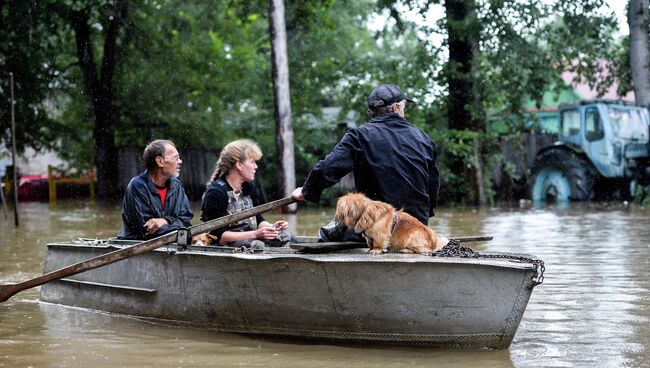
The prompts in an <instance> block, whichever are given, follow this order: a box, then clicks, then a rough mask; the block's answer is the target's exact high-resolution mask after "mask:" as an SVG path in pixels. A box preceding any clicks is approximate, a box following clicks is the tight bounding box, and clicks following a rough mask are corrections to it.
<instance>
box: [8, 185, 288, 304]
mask: <svg viewBox="0 0 650 368" xmlns="http://www.w3.org/2000/svg"><path fill="white" fill-rule="evenodd" d="M293 202H295V200H294V199H293V198H291V197H287V198H283V199H279V200H277V201H273V202H269V203H266V204H263V205H261V206H257V207H253V208H250V209H247V210H244V211H241V212H238V213H235V214H233V215H228V216H224V217H220V218H218V219H214V220H210V221H206V222H204V223H201V224H198V225H194V226H190V227H189V228H188V229H187V230H188V232H189V234H191V236H193V235H198V234H203V233H206V232H208V231H212V230H214V229H218V228H221V227H224V226H226V225H230V224H232V223H235V222H237V221H240V220H243V219H246V218H249V217H252V216H256V215H259V214H260V213H264V212H266V211H270V210H272V209H274V208H278V207H284V206H287V205H290V204H291V203H293ZM178 233H179V231H172V232H170V233H168V234H165V235H161V236H159V237H157V238H154V239H151V240H147V241H143V242H141V243H138V244H135V245H133V246H130V247H127V248H123V249H119V250H116V251H113V252H110V253H106V254H104V255H101V256H98V257H95V258H91V259H89V260H86V261H82V262H79V263H75V264H73V265H71V266H68V267H64V268H61V269H58V270H56V271H52V272H50V273H46V274H45V275H41V276H39V277H36V278H33V279H30V280H27V281H23V282H20V283H17V284H7V285H0V302H4V301H6V300H7V299H9V298H11V297H12V296H13V295H14V294H16V293H17V292H19V291H22V290H25V289H29V288H33V287H35V286H39V285H43V284H45V283H48V282H50V281H54V280H58V279H61V278H64V277H67V276H71V275H75V274H78V273H81V272H85V271H90V270H92V269H95V268H98V267H102V266H106V265H109V264H111V263H114V262H117V261H121V260H123V259H126V258H129V257H133V256H137V255H138V254H142V253H146V252H150V251H152V250H154V249H156V248H160V247H162V246H163V245H166V244H170V243H173V242H175V241H177V240H178Z"/></svg>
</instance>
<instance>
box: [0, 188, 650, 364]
mask: <svg viewBox="0 0 650 368" xmlns="http://www.w3.org/2000/svg"><path fill="white" fill-rule="evenodd" d="M194 209H195V221H194V222H195V223H196V222H197V221H198V209H197V208H196V205H195V206H194ZM119 211H120V209H119V206H117V205H116V206H106V205H100V204H96V205H90V204H88V203H86V202H72V201H67V202H66V201H60V202H59V203H58V204H57V206H56V207H50V206H48V205H47V204H42V203H21V206H20V220H21V226H20V228H19V229H15V228H14V226H13V221H12V220H13V219H12V217H11V214H10V216H9V220H8V222H4V219H3V218H2V217H1V216H2V214H1V213H0V283H8V282H19V281H24V280H26V279H29V278H32V277H36V276H38V275H40V274H41V272H42V269H43V263H44V260H45V254H46V247H45V245H46V244H47V243H48V242H53V241H67V240H73V239H76V238H80V237H91V238H94V237H98V238H106V237H111V236H114V235H115V234H116V233H117V231H118V229H119V227H120V224H121V219H120V213H119ZM332 212H333V211H332V210H328V209H322V210H310V211H305V210H303V211H301V212H299V216H297V217H288V218H287V219H288V220H289V221H290V222H291V226H292V227H293V228H294V229H296V232H297V233H298V234H301V235H314V234H315V232H316V230H317V227H318V224H321V223H324V222H326V221H327V220H329V217H330V216H331V215H332ZM266 217H267V219H270V220H274V219H277V218H279V217H280V216H279V214H276V213H272V214H267V215H266ZM431 225H432V226H433V227H434V228H435V229H436V230H438V231H439V232H440V233H442V234H445V235H449V236H452V237H453V236H465V235H492V236H494V240H492V241H490V242H484V243H473V244H470V246H472V247H474V248H475V249H478V250H489V251H500V252H516V253H525V254H532V255H535V256H537V257H539V258H541V259H543V260H544V261H545V263H546V273H545V277H546V278H545V281H544V283H543V284H542V285H540V286H538V287H536V288H535V290H534V291H533V294H532V297H531V299H530V301H529V303H528V307H527V309H526V312H525V314H524V317H523V319H522V321H521V324H520V326H519V329H518V331H517V334H516V335H515V339H514V341H513V343H512V345H511V346H510V348H509V349H505V350H497V351H485V350H450V349H410V348H386V347H373V346H371V345H370V346H351V347H347V346H341V345H325V344H309V343H297V342H280V341H276V340H273V341H271V340H265V339H259V338H250V337H244V336H238V335H231V334H220V333H216V332H213V331H203V330H197V329H190V328H175V327H168V326H161V325H154V324H148V323H145V322H142V321H136V320H132V319H129V318H126V317H119V316H112V315H106V314H101V313H97V312H92V311H87V310H83V309H75V308H67V307H61V306H57V305H51V304H46V303H40V302H38V289H31V290H26V291H23V292H20V293H18V294H16V295H15V296H14V297H12V298H11V299H10V300H9V301H7V302H5V303H0V367H306V366H309V367H310V368H318V367H459V366H463V367H589V366H597V367H624V366H625V367H648V366H650V350H649V349H650V348H649V343H650V323H649V322H650V321H649V319H650V297H649V296H648V291H649V290H648V289H649V288H650V281H649V279H650V278H649V276H650V272H648V269H649V267H650V261H649V260H650V257H649V253H650V208H647V209H644V208H640V207H636V206H632V205H630V206H626V205H623V204H614V203H608V204H593V205H571V206H567V207H558V206H548V207H541V208H532V207H530V206H524V207H521V208H520V207H512V208H508V207H497V208H485V209H474V208H461V209H457V208H454V209H448V208H443V209H440V210H439V211H438V216H436V218H435V219H432V220H431Z"/></svg>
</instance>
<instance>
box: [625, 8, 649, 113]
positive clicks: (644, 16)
mask: <svg viewBox="0 0 650 368" xmlns="http://www.w3.org/2000/svg"><path fill="white" fill-rule="evenodd" d="M649 7H650V5H649V1H648V0H630V2H629V3H628V23H629V25H630V68H631V69H632V84H633V85H634V95H635V96H636V103H637V104H639V105H642V106H646V107H650V70H649V65H648V63H649V61H650V60H649V59H648V58H649V56H650V52H649V50H648V47H649V45H648V25H649V22H650V17H649V16H648V11H649V9H648V8H649Z"/></svg>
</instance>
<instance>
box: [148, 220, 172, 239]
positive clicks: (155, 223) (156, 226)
mask: <svg viewBox="0 0 650 368" xmlns="http://www.w3.org/2000/svg"><path fill="white" fill-rule="evenodd" d="M167 224H168V222H167V220H165V219H164V218H152V219H149V221H147V222H145V223H144V228H145V230H147V235H151V234H154V233H155V232H156V231H158V230H160V228H161V227H163V226H165V225H167Z"/></svg>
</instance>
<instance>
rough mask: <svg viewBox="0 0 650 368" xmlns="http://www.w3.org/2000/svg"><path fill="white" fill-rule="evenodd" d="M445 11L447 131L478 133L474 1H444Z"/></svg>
mask: <svg viewBox="0 0 650 368" xmlns="http://www.w3.org/2000/svg"><path fill="white" fill-rule="evenodd" d="M445 11H446V17H447V18H446V20H447V32H448V37H449V38H448V43H449V65H448V70H447V83H448V87H449V111H448V119H449V128H450V129H458V130H465V129H468V130H475V131H482V130H483V128H484V117H483V108H482V101H481V93H480V88H479V85H480V83H479V82H478V81H477V80H476V68H477V67H478V62H479V57H480V49H479V31H480V30H479V22H478V19H477V17H476V3H475V1H474V0H446V1H445Z"/></svg>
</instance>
